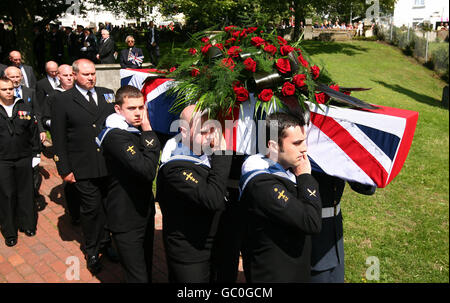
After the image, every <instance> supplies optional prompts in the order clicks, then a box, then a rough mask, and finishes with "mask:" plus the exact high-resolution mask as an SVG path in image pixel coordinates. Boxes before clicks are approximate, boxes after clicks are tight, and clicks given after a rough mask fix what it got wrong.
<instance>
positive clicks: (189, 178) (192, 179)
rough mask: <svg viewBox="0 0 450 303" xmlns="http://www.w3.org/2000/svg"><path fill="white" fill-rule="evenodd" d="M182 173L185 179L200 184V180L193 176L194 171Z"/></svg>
mask: <svg viewBox="0 0 450 303" xmlns="http://www.w3.org/2000/svg"><path fill="white" fill-rule="evenodd" d="M182 175H183V178H184V180H185V181H187V182H192V183H195V184H198V180H197V179H196V178H195V177H193V176H192V172H187V171H183V173H182Z"/></svg>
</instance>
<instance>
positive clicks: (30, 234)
mask: <svg viewBox="0 0 450 303" xmlns="http://www.w3.org/2000/svg"><path fill="white" fill-rule="evenodd" d="M19 231H20V232H21V233H24V234H25V235H26V236H27V237H33V236H35V235H36V230H31V229H26V230H23V229H19Z"/></svg>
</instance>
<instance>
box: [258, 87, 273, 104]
mask: <svg viewBox="0 0 450 303" xmlns="http://www.w3.org/2000/svg"><path fill="white" fill-rule="evenodd" d="M272 97H273V91H272V90H271V89H269V88H266V89H263V90H262V92H261V93H260V94H259V95H258V98H259V99H260V100H261V101H263V102H267V101H270V99H272Z"/></svg>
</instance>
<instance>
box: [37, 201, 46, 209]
mask: <svg viewBox="0 0 450 303" xmlns="http://www.w3.org/2000/svg"><path fill="white" fill-rule="evenodd" d="M35 203H36V209H37V211H43V210H44V209H45V207H46V206H47V202H45V200H44V201H41V200H36V202H35Z"/></svg>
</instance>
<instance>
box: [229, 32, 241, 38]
mask: <svg viewBox="0 0 450 303" xmlns="http://www.w3.org/2000/svg"><path fill="white" fill-rule="evenodd" d="M240 34H241V32H240V31H235V32H233V34H231V35H232V36H233V37H234V38H239V35H240Z"/></svg>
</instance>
